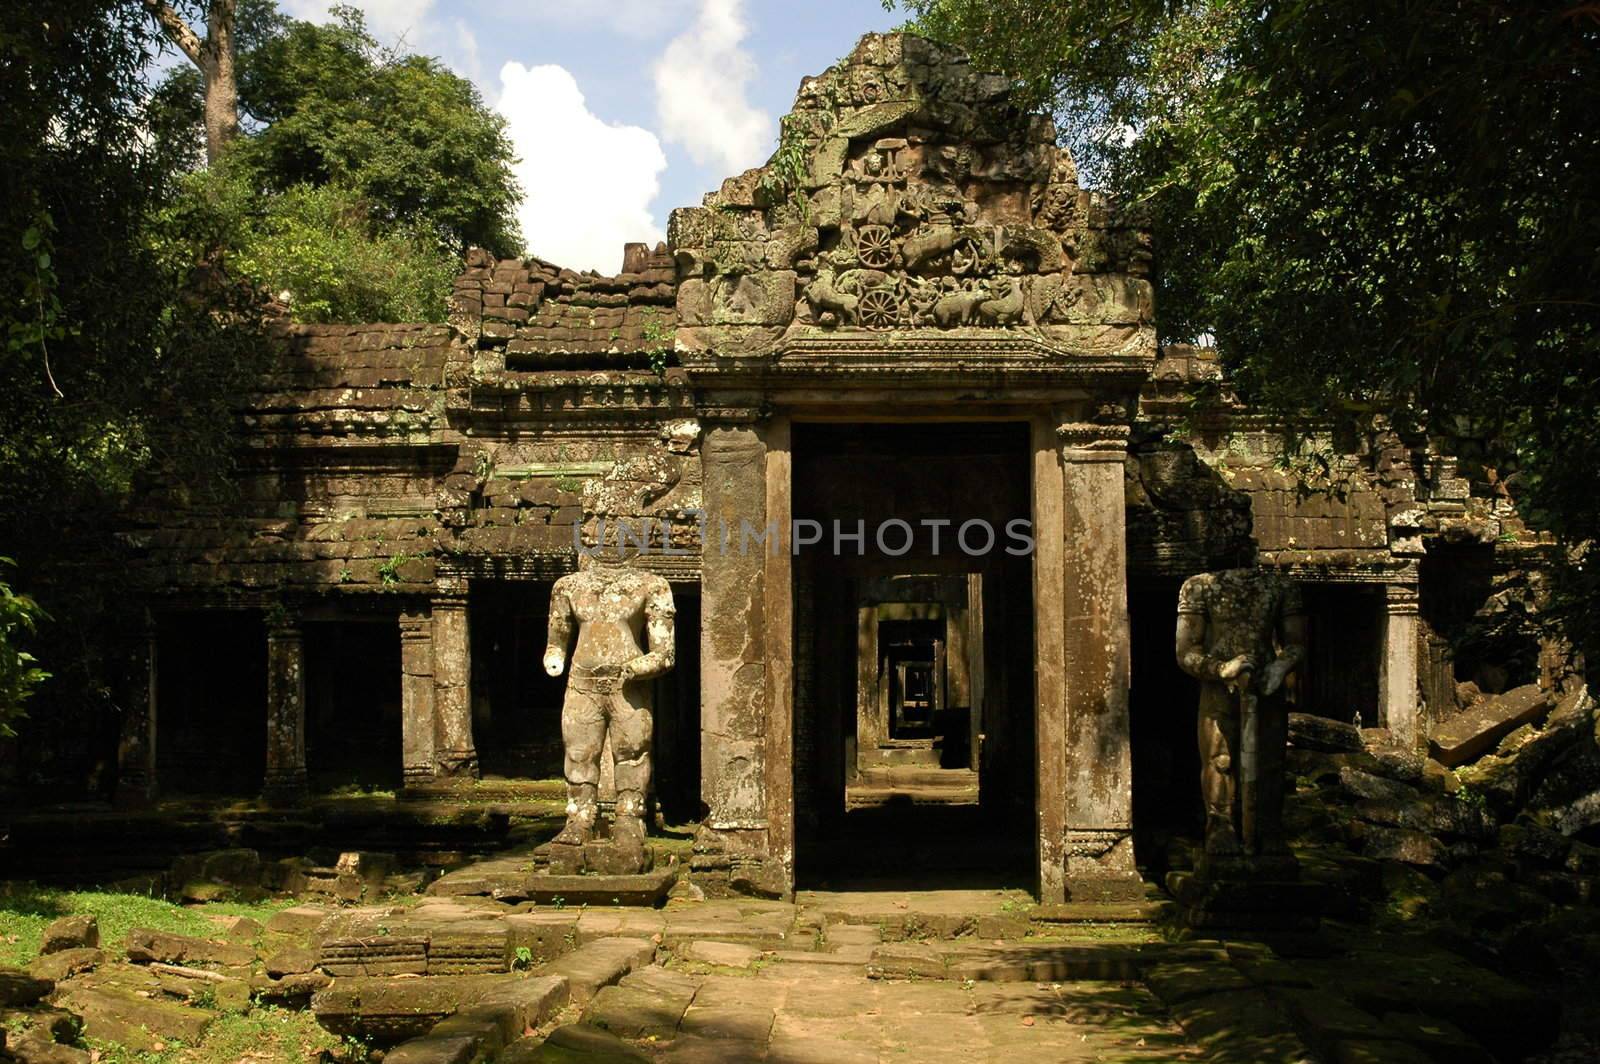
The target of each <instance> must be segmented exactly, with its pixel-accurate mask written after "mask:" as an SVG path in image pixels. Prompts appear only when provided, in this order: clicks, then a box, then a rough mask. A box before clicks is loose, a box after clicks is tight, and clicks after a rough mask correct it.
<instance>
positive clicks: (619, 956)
mask: <svg viewBox="0 0 1600 1064" xmlns="http://www.w3.org/2000/svg"><path fill="white" fill-rule="evenodd" d="M655 955H656V948H655V946H654V945H653V944H652V943H650V942H646V941H642V940H640V939H632V938H602V939H598V940H596V941H594V942H588V943H585V944H584V945H583V946H581V947H579V948H578V949H577V950H575V951H573V952H572V953H568V954H566V955H565V956H563V957H561V958H559V959H558V960H556V961H554V962H552V963H551V964H550V965H548V966H547V967H546V969H545V974H546V975H559V976H564V977H565V978H566V980H567V985H568V987H569V989H570V991H571V996H572V1002H573V1003H574V1004H577V1005H583V1004H587V1003H588V1002H589V1001H590V1000H591V999H593V997H594V996H595V994H596V993H597V992H599V990H600V988H601V987H603V986H610V985H611V984H613V983H615V982H617V980H619V979H621V978H622V977H623V976H624V975H627V974H628V973H629V972H631V971H633V970H634V969H635V968H638V967H639V966H641V965H645V964H649V963H650V962H651V961H652V960H654V959H655Z"/></svg>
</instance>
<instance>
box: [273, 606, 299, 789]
mask: <svg viewBox="0 0 1600 1064" xmlns="http://www.w3.org/2000/svg"><path fill="white" fill-rule="evenodd" d="M305 656H306V647H305V633H304V632H303V631H302V630H301V628H300V621H299V618H297V617H293V616H289V615H282V616H274V617H269V618H268V620H267V774H266V780H265V781H264V785H263V787H262V792H263V794H264V795H265V797H266V798H268V799H269V800H271V801H287V802H292V801H299V800H300V799H303V798H304V797H305V794H306V667H305Z"/></svg>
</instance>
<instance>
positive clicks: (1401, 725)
mask: <svg viewBox="0 0 1600 1064" xmlns="http://www.w3.org/2000/svg"><path fill="white" fill-rule="evenodd" d="M1419 623H1420V618H1419V617H1418V606H1417V588H1416V585H1414V584H1385V585H1384V587H1383V661H1382V663H1381V665H1380V667H1379V670H1378V723H1379V724H1380V725H1381V726H1382V727H1385V728H1388V729H1389V732H1390V734H1391V735H1393V736H1394V738H1395V739H1396V740H1397V741H1398V742H1400V743H1402V744H1404V745H1405V746H1415V745H1417V744H1418V743H1419V742H1421V741H1422V738H1423V727H1422V720H1421V719H1420V718H1421V714H1420V712H1419V707H1418V706H1417V642H1418V624H1419Z"/></svg>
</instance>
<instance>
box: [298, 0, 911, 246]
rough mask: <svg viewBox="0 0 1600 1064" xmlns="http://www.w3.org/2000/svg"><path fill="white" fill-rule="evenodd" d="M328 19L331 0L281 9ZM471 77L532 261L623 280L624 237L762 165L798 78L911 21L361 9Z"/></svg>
mask: <svg viewBox="0 0 1600 1064" xmlns="http://www.w3.org/2000/svg"><path fill="white" fill-rule="evenodd" d="M279 5H280V6H281V7H282V8H283V9H284V10H285V11H286V12H288V13H289V14H292V15H295V16H297V17H300V18H313V19H318V20H320V19H321V18H322V17H323V16H324V13H325V12H326V10H327V2H326V0H279ZM356 6H357V7H360V8H361V9H362V10H364V11H365V12H366V14H367V19H368V23H369V25H370V26H371V27H372V29H373V30H374V32H375V33H376V34H377V35H378V36H379V38H380V39H383V40H385V41H387V42H393V41H395V40H396V39H398V38H400V37H401V36H402V35H403V37H404V40H405V43H406V45H407V46H408V48H409V49H410V50H412V51H417V52H422V53H425V54H429V55H435V56H438V57H439V58H440V59H441V60H443V61H444V62H445V63H446V64H447V65H448V66H450V67H451V68H452V69H454V70H455V71H457V72H458V73H460V74H462V75H464V76H466V77H469V78H471V79H472V80H473V81H474V82H475V83H476V84H477V85H478V87H479V89H480V90H481V91H482V92H483V95H484V98H485V99H486V100H487V101H488V102H489V103H490V105H491V106H494V107H496V108H498V109H499V110H500V111H501V112H502V113H503V114H505V116H506V118H507V120H508V122H509V123H510V132H511V136H512V138H513V141H514V142H515V143H516V145H517V149H518V152H519V154H520V155H521V156H522V163H521V165H520V166H519V172H518V177H519V179H520V180H521V182H522V185H523V188H524V193H525V196H524V203H523V204H522V207H521V210H520V220H521V222H522V229H523V235H524V236H525V237H526V238H527V241H528V247H529V251H530V252H531V253H532V254H535V255H539V256H540V257H543V258H547V259H550V260H552V261H555V262H557V263H559V264H561V265H564V266H571V267H573V268H576V269H599V270H602V271H604V272H614V271H615V270H617V269H618V268H619V266H620V265H621V257H622V243H623V242H624V241H625V240H658V239H661V238H662V237H663V236H664V234H665V231H666V223H667V214H668V213H669V212H670V211H671V209H672V208H673V207H681V206H691V205H694V204H698V203H699V202H700V197H701V196H702V195H703V194H704V193H706V192H708V191H711V190H712V189H715V188H716V187H717V186H718V185H719V184H721V182H722V179H723V178H724V177H726V176H728V175H729V174H733V173H737V172H739V171H741V170H743V169H745V168H747V167H751V166H759V165H760V164H761V163H762V162H764V161H765V160H766V158H767V156H768V155H769V154H770V153H771V151H772V148H773V147H774V146H775V144H776V138H777V124H778V118H779V116H781V115H782V114H783V113H784V112H785V111H787V110H788V109H789V106H790V104H791V103H793V101H794V93H795V89H796V88H797V87H798V86H799V84H800V79H801V78H802V77H803V76H805V75H808V74H818V73H821V72H822V71H823V70H824V69H826V68H827V67H828V66H830V65H831V64H833V63H834V62H835V61H836V60H838V59H839V58H840V57H842V56H843V55H845V54H846V53H847V52H848V51H849V50H850V48H851V47H852V46H853V45H854V43H855V41H856V39H857V38H858V37H860V35H861V34H863V33H866V32H868V31H869V30H884V29H889V28H891V27H892V26H893V25H894V24H895V23H897V22H898V21H900V20H901V18H902V17H903V16H900V15H891V14H888V13H886V12H885V11H884V10H883V6H882V4H881V3H879V0H810V2H800V3H796V2H794V0H576V2H569V3H565V4H563V3H559V2H550V0H531V2H528V0H525V2H521V3H517V2H510V0H356Z"/></svg>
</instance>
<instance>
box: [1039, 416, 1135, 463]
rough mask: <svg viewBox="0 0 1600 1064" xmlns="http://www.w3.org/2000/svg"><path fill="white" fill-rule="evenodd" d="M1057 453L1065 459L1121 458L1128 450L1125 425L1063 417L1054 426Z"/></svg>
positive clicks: (1112, 459) (1110, 459)
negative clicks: (1059, 444) (1058, 441)
mask: <svg viewBox="0 0 1600 1064" xmlns="http://www.w3.org/2000/svg"><path fill="white" fill-rule="evenodd" d="M1056 438H1057V439H1058V440H1060V441H1061V455H1062V457H1063V458H1064V459H1066V460H1067V461H1069V462H1121V461H1122V460H1123V459H1124V458H1126V457H1127V454H1128V426H1126V425H1102V424H1098V423H1096V422H1093V421H1064V422H1062V423H1061V424H1059V425H1057V426H1056Z"/></svg>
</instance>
